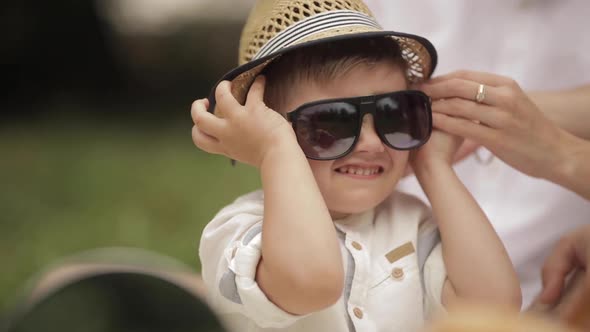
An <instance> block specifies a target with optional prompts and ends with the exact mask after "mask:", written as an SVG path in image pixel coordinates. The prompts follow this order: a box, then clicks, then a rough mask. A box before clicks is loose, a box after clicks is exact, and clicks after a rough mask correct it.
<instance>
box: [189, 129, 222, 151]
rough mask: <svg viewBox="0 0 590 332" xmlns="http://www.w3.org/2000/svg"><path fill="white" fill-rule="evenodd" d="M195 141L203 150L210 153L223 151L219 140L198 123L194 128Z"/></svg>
mask: <svg viewBox="0 0 590 332" xmlns="http://www.w3.org/2000/svg"><path fill="white" fill-rule="evenodd" d="M192 137H193V143H194V144H195V145H196V146H197V147H198V148H199V149H201V150H204V151H206V152H209V153H216V154H220V153H222V151H221V148H220V146H219V141H218V140H217V139H216V138H215V137H213V136H209V135H207V134H205V133H203V132H202V131H201V130H199V127H197V126H196V125H195V126H193V129H192Z"/></svg>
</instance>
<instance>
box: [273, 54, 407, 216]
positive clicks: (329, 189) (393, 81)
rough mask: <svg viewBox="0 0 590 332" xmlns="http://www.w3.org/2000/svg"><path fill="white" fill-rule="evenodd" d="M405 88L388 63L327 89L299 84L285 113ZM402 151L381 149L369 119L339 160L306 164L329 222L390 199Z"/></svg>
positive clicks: (357, 70) (351, 75) (399, 172)
mask: <svg viewBox="0 0 590 332" xmlns="http://www.w3.org/2000/svg"><path fill="white" fill-rule="evenodd" d="M405 89H407V83H406V80H405V77H404V73H403V72H402V70H401V69H400V68H399V67H398V66H395V65H394V64H392V63H389V62H379V63H376V64H375V65H372V66H365V65H358V66H356V67H354V68H353V69H351V70H350V71H348V72H347V73H346V74H345V75H343V76H341V77H340V78H338V79H336V80H333V81H331V82H329V83H327V84H319V83H314V82H300V83H298V84H295V85H294V86H293V88H292V89H291V90H290V92H291V93H290V96H289V97H288V99H287V102H286V105H285V109H286V110H294V109H296V108H297V107H298V106H300V105H302V104H304V103H308V102H312V101H316V100H322V99H332V98H346V97H356V96H367V95H375V94H380V93H386V92H393V91H398V90H405ZM408 155H409V152H408V151H398V150H394V149H391V148H389V147H387V146H386V145H384V144H383V143H382V142H381V140H380V139H379V137H378V136H377V133H376V132H375V126H374V123H373V118H372V115H370V114H368V115H366V116H365V117H364V119H363V126H362V129H361V135H360V137H359V140H358V142H357V144H356V146H355V148H354V150H353V151H352V152H351V153H349V154H348V155H346V156H345V157H343V158H340V159H336V160H329V161H317V160H309V159H308V161H309V164H310V166H311V169H312V171H313V174H314V176H315V179H316V182H317V183H318V185H319V188H320V191H321V193H322V196H323V197H324V200H325V201H326V204H327V206H328V209H329V210H330V213H331V215H332V218H335V219H336V218H341V217H344V216H346V215H348V214H352V213H359V212H363V211H366V210H369V209H371V208H373V207H375V206H377V205H378V204H379V203H381V202H382V201H383V200H384V199H385V198H387V196H389V195H390V194H391V192H392V191H393V189H394V188H395V185H396V184H397V181H398V180H399V179H400V177H401V176H402V175H403V173H404V170H405V168H406V164H407V162H408Z"/></svg>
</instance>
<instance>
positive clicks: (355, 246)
mask: <svg viewBox="0 0 590 332" xmlns="http://www.w3.org/2000/svg"><path fill="white" fill-rule="evenodd" d="M352 247H353V248H354V249H356V250H362V249H363V246H361V244H360V243H358V242H356V241H353V242H352Z"/></svg>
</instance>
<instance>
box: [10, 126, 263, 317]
mask: <svg viewBox="0 0 590 332" xmlns="http://www.w3.org/2000/svg"><path fill="white" fill-rule="evenodd" d="M258 187H259V179H258V175H257V173H256V171H255V170H254V169H253V168H250V167H247V166H244V165H238V166H237V167H232V166H231V165H230V163H229V161H228V160H227V159H226V158H223V157H221V156H214V155H209V154H207V153H205V152H203V151H200V150H199V149H197V148H196V147H194V145H193V144H192V141H191V137H190V119H187V122H186V123H182V125H180V126H179V125H175V126H170V125H168V126H163V127H160V126H158V125H157V124H150V125H147V126H137V127H135V126H131V125H129V124H127V125H124V124H119V125H117V124H114V123H112V122H103V123H98V124H96V123H94V124H93V123H92V121H54V122H51V123H42V124H37V125H32V124H26V123H22V124H16V125H11V126H3V128H2V129H1V130H0V264H1V266H2V273H0V308H6V307H7V306H8V305H9V304H11V303H12V302H13V301H14V300H15V298H16V297H17V296H19V295H20V293H21V292H22V291H23V286H24V285H25V283H26V282H27V281H28V280H30V278H31V277H32V276H34V275H35V274H36V273H38V272H39V271H40V270H41V269H43V268H44V267H46V266H47V265H48V264H50V263H52V262H54V261H55V260H57V259H59V258H61V257H64V256H66V255H70V254H74V253H77V252H80V251H83V250H88V249H93V248H97V247H106V246H130V247H139V248H146V249H149V250H153V251H156V252H158V253H161V254H165V255H168V256H171V257H173V258H176V259H178V260H180V261H182V262H184V263H186V264H188V265H189V266H191V267H194V268H195V270H197V271H198V270H199V269H200V266H199V261H198V256H197V248H198V242H199V238H200V234H201V231H202V229H203V227H204V226H205V224H206V223H207V222H208V221H209V220H210V219H211V218H212V217H213V216H214V214H215V213H216V212H217V211H218V210H219V209H220V208H221V207H223V206H224V205H226V204H227V203H229V202H231V201H232V200H233V199H235V198H236V197H237V196H239V195H240V194H243V193H245V192H248V191H251V190H254V189H256V188H258Z"/></svg>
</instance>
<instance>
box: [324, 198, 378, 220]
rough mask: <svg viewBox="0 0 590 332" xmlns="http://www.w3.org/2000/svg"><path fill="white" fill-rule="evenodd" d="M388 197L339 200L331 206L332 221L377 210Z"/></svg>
mask: <svg viewBox="0 0 590 332" xmlns="http://www.w3.org/2000/svg"><path fill="white" fill-rule="evenodd" d="M386 197H387V196H385V197H383V198H380V197H374V198H364V199H363V198H359V199H347V200H339V201H338V202H333V204H329V210H330V215H331V216H332V219H342V218H344V217H346V216H349V215H351V214H359V213H363V212H366V211H368V210H370V209H373V208H375V207H376V206H377V205H379V204H380V203H381V202H383V200H384V199H385V198H386Z"/></svg>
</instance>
